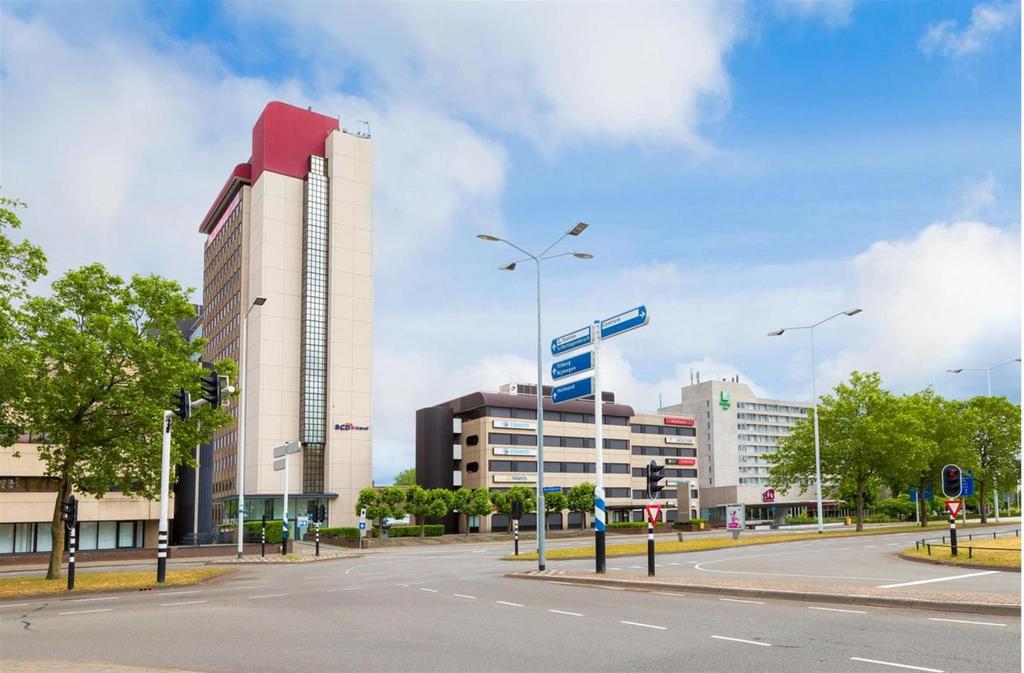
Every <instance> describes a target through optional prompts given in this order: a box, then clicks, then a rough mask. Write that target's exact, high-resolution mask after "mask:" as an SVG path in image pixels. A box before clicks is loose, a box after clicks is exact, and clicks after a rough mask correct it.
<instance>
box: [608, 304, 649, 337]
mask: <svg viewBox="0 0 1024 673" xmlns="http://www.w3.org/2000/svg"><path fill="white" fill-rule="evenodd" d="M647 320H648V318H647V307H646V306H643V305H640V306H637V307H636V308H633V309H630V310H628V311H626V312H625V313H620V314H618V315H613V316H612V317H611V318H608V319H607V320H602V321H601V335H600V336H601V338H602V339H607V338H609V337H613V336H615V335H616V334H622V333H623V332H628V331H629V330H631V329H636V328H637V327H643V326H644V325H646V324H647Z"/></svg>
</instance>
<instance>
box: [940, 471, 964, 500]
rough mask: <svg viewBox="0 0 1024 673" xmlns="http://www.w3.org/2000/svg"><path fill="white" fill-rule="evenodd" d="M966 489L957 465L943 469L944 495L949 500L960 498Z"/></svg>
mask: <svg viewBox="0 0 1024 673" xmlns="http://www.w3.org/2000/svg"><path fill="white" fill-rule="evenodd" d="M963 489H964V476H963V473H962V472H961V471H960V468H959V467H957V466H956V465H947V466H946V467H944V468H942V494H943V495H944V496H946V497H947V498H959V497H960V494H961V493H963Z"/></svg>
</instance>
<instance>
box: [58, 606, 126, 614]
mask: <svg viewBox="0 0 1024 673" xmlns="http://www.w3.org/2000/svg"><path fill="white" fill-rule="evenodd" d="M112 610H113V608H96V609H94V610H72V611H70V612H58V613H57V614H58V615H84V614H86V613H88V612H111V611H112Z"/></svg>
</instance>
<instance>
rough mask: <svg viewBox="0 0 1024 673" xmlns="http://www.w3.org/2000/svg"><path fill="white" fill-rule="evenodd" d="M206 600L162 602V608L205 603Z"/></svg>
mask: <svg viewBox="0 0 1024 673" xmlns="http://www.w3.org/2000/svg"><path fill="white" fill-rule="evenodd" d="M205 602H206V601H180V602H178V603H161V604H160V607H162V608H169V607H171V606H172V605H199V604H200V603H205Z"/></svg>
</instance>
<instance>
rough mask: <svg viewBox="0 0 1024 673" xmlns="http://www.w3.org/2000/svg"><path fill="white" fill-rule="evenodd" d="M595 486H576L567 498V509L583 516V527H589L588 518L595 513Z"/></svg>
mask: <svg viewBox="0 0 1024 673" xmlns="http://www.w3.org/2000/svg"><path fill="white" fill-rule="evenodd" d="M594 488H595V487H594V485H593V484H591V483H590V482H584V483H582V484H576V485H575V486H573V487H572V488H570V489H569V492H568V493H567V494H566V497H565V501H566V502H565V504H566V509H568V510H569V511H570V512H580V513H581V514H583V527H584V528H586V527H587V516H588V515H589V514H590V513H591V512H593V511H594Z"/></svg>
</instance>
